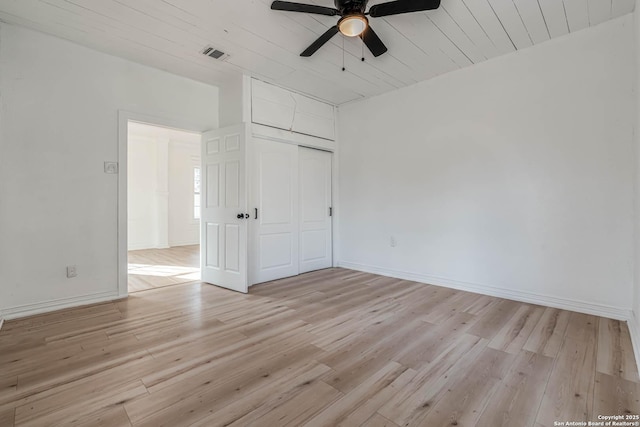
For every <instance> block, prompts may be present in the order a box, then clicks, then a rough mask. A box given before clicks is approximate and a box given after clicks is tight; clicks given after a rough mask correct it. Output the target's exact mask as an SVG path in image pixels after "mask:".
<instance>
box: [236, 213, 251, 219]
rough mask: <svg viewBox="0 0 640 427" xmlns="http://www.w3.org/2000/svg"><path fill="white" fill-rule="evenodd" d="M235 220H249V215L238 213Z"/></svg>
mask: <svg viewBox="0 0 640 427" xmlns="http://www.w3.org/2000/svg"><path fill="white" fill-rule="evenodd" d="M237 218H238V219H245V218H247V219H248V218H249V214H241V213H239V214H238V216H237Z"/></svg>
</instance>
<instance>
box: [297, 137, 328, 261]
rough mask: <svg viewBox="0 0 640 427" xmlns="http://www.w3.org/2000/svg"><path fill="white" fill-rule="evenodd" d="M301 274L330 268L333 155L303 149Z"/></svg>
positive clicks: (301, 155)
mask: <svg viewBox="0 0 640 427" xmlns="http://www.w3.org/2000/svg"><path fill="white" fill-rule="evenodd" d="M299 150H300V158H299V177H300V178H299V188H300V273H306V272H308V271H313V270H320V269H323V268H329V267H331V265H332V255H331V254H332V250H331V246H332V245H331V235H332V234H331V209H332V208H331V153H329V152H326V151H320V150H314V149H311V148H304V147H300V149H299Z"/></svg>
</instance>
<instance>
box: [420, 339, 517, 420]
mask: <svg viewBox="0 0 640 427" xmlns="http://www.w3.org/2000/svg"><path fill="white" fill-rule="evenodd" d="M514 358H515V357H514V356H513V355H511V354H508V353H505V352H503V351H499V350H494V349H492V348H485V349H484V350H483V351H482V353H481V354H480V355H479V357H478V358H477V359H476V360H475V361H474V367H473V370H471V372H467V374H466V375H464V376H459V377H458V378H457V379H456V381H455V382H454V383H453V384H452V385H451V386H449V387H448V388H447V391H446V393H445V394H444V396H443V397H442V398H441V399H440V400H438V401H437V402H436V404H435V405H434V406H433V407H432V408H431V410H430V411H429V412H427V413H426V417H425V418H423V419H422V420H421V424H420V425H425V426H433V427H444V426H450V425H460V426H473V425H475V424H476V422H477V421H478V418H479V417H480V414H482V412H483V410H484V409H485V407H486V406H487V405H488V404H489V402H490V400H491V399H492V396H493V395H494V393H495V392H496V391H497V389H498V386H499V384H500V381H501V380H502V379H503V378H504V377H505V375H506V373H507V372H508V370H509V368H510V367H511V365H512V364H513V362H514Z"/></svg>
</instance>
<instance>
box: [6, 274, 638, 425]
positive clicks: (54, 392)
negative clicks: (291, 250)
mask: <svg viewBox="0 0 640 427" xmlns="http://www.w3.org/2000/svg"><path fill="white" fill-rule="evenodd" d="M0 367H1V371H0V425H1V426H12V425H14V423H15V425H17V426H23V425H24V426H51V425H65V426H76V425H78V426H79V425H86V426H94V425H102V426H129V425H135V426H154V427H155V426H182V425H196V426H218V425H220V426H222V425H233V426H246V425H255V426H266V427H271V426H285V425H294V426H297V425H306V426H337V425H344V426H391V427H394V426H409V425H411V426H428V427H432V426H433V427H437V426H455V425H457V426H491V427H495V426H511V427H513V426H516V427H520V426H535V427H540V426H552V425H553V423H554V421H556V420H557V421H589V420H591V421H595V420H596V417H597V415H599V414H601V415H618V414H619V415H625V414H640V403H639V399H640V382H639V381H638V372H637V370H636V366H635V363H634V360H633V354H632V351H631V344H630V339H629V333H628V331H627V327H626V325H625V324H624V323H621V322H619V321H614V320H608V319H603V318H598V317H594V316H588V315H584V314H578V313H572V312H568V311H563V310H557V309H551V308H545V307H540V306H535V305H530V304H523V303H518V302H513V301H507V300H502V299H498V298H492V297H488V296H480V295H475V294H470V293H466V292H459V291H454V290H450V289H446V288H439V287H435V286H428V285H422V284H417V283H413V282H408V281H402V280H396V279H391V278H386V277H380V276H375V275H372V274H366V273H359V272H354V271H349V270H344V269H329V270H324V271H319V272H314V273H308V274H305V275H302V276H299V277H296V278H290V279H285V280H280V281H276V282H271V283H267V284H263V285H259V286H255V287H253V288H251V293H250V294H249V295H241V294H237V293H233V292H230V291H226V290H223V289H219V288H216V287H214V286H211V285H206V284H200V283H189V284H183V285H177V286H170V287H165V288H160V289H154V290H150V291H147V292H141V293H138V294H134V295H132V296H130V297H129V299H128V300H124V301H120V302H116V303H108V304H101V305H95V306H90V307H85V308H78V309H72V310H65V311H60V312H56V313H52V314H47V315H42V316H38V317H32V318H28V319H23V320H18V321H11V322H7V323H6V324H5V327H4V328H3V329H2V331H0Z"/></svg>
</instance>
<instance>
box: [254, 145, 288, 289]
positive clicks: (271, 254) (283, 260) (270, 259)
mask: <svg viewBox="0 0 640 427" xmlns="http://www.w3.org/2000/svg"><path fill="white" fill-rule="evenodd" d="M253 144H254V146H253V153H254V162H253V163H254V167H253V175H254V176H253V186H252V187H253V201H254V203H255V204H256V206H257V211H256V210H255V208H254V212H251V214H252V218H253V221H252V222H253V231H252V236H253V239H252V241H253V242H252V246H253V247H254V253H253V254H251V255H250V256H251V258H252V260H251V261H252V265H253V268H252V272H253V275H252V277H251V283H262V282H267V281H270V280H275V279H280V278H283V277H290V276H295V275H297V274H298V227H299V224H298V203H299V200H298V147H297V146H295V145H291V144H284V143H281V142H273V141H268V140H264V139H260V138H254V140H253ZM256 216H257V219H256Z"/></svg>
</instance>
